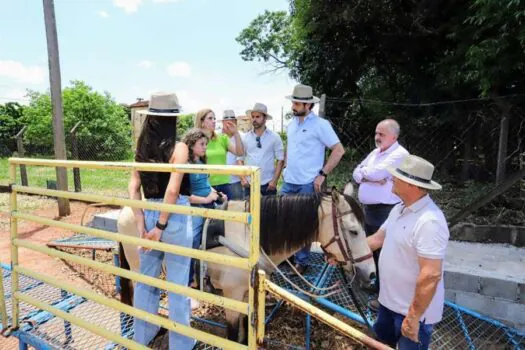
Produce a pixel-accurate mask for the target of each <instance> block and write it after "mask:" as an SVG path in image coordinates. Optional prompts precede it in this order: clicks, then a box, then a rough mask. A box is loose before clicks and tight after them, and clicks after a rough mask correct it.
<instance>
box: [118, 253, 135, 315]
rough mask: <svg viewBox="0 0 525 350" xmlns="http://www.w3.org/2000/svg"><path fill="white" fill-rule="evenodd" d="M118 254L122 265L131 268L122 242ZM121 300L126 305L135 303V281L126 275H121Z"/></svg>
mask: <svg viewBox="0 0 525 350" xmlns="http://www.w3.org/2000/svg"><path fill="white" fill-rule="evenodd" d="M118 255H119V264H120V267H121V268H123V269H125V270H129V269H130V266H129V263H128V259H126V254H125V253H124V247H123V246H122V243H119V244H118ZM120 301H121V302H122V303H124V304H126V305H133V283H132V282H131V280H129V279H128V278H125V277H120Z"/></svg>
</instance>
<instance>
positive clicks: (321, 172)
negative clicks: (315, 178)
mask: <svg viewBox="0 0 525 350" xmlns="http://www.w3.org/2000/svg"><path fill="white" fill-rule="evenodd" d="M319 175H321V176H324V177H328V174H327V173H325V172H324V171H323V169H321V170H319Z"/></svg>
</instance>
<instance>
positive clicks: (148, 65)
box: [139, 60, 153, 69]
mask: <svg viewBox="0 0 525 350" xmlns="http://www.w3.org/2000/svg"><path fill="white" fill-rule="evenodd" d="M139 67H141V68H144V69H150V68H151V67H153V62H151V61H148V60H142V61H140V62H139Z"/></svg>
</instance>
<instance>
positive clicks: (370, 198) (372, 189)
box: [353, 119, 408, 310]
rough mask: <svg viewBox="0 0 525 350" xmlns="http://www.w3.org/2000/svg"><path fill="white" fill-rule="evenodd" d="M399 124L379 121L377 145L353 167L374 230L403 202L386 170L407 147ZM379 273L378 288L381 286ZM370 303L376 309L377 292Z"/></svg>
mask: <svg viewBox="0 0 525 350" xmlns="http://www.w3.org/2000/svg"><path fill="white" fill-rule="evenodd" d="M399 132H400V127H399V124H398V123H397V122H396V121H395V120H394V119H385V120H382V121H381V122H379V123H378V124H377V126H376V130H375V144H376V148H375V149H374V150H373V151H372V152H370V154H369V155H368V156H367V157H366V158H365V159H364V160H363V161H362V162H361V164H359V165H358V166H357V168H356V169H355V170H354V173H353V177H354V180H355V181H356V182H357V183H358V184H359V192H358V197H359V201H360V202H361V203H362V204H363V206H364V209H365V231H366V234H367V235H372V234H374V233H375V232H376V231H377V230H378V229H379V227H380V226H381V225H382V224H383V222H385V220H386V218H387V217H388V214H389V213H390V210H391V209H392V207H393V206H394V205H395V204H397V203H399V202H400V199H399V197H398V196H396V195H395V194H394V193H392V175H391V174H390V173H389V172H388V171H387V167H389V166H394V167H396V166H398V165H399V164H400V163H401V161H402V160H403V158H405V157H406V156H407V155H408V151H407V150H406V149H405V148H404V147H403V146H401V145H400V144H399V142H398V141H397V139H398V137H399ZM380 252H381V250H380V249H378V250H377V251H376V252H374V261H375V263H376V268H377V262H378V260H379V254H380ZM379 288H380V285H379V276H378V277H377V279H376V283H375V289H377V291H378V290H379ZM368 304H369V307H370V308H371V309H372V310H377V309H378V308H379V304H378V302H377V295H372V296H371V299H370V301H369V303H368Z"/></svg>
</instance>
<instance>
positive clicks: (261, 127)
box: [241, 103, 284, 197]
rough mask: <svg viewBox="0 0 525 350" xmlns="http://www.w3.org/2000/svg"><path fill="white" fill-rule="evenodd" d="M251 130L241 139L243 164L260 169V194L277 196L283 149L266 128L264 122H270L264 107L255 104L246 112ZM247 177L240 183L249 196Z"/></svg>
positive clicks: (271, 132)
mask: <svg viewBox="0 0 525 350" xmlns="http://www.w3.org/2000/svg"><path fill="white" fill-rule="evenodd" d="M246 115H247V116H248V117H250V118H251V121H252V125H253V128H252V130H250V131H248V132H247V133H246V134H245V135H244V137H243V145H244V150H245V154H246V156H245V159H244V164H246V165H255V166H258V167H260V168H261V194H262V195H263V196H267V195H272V194H277V182H278V181H279V177H281V172H282V170H283V166H284V147H283V141H282V140H281V137H280V136H279V135H278V134H277V133H275V132H273V131H272V130H269V129H268V128H267V127H266V121H267V120H271V119H272V116H271V115H270V114H268V109H267V108H266V105H264V104H262V103H256V104H255V106H254V107H253V109H250V110H247V111H246ZM249 181H250V179H249V177H246V178H243V177H241V182H242V185H243V187H244V188H245V190H246V191H247V193H245V195H246V197H247V196H248V195H249V186H250V182H249Z"/></svg>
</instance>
